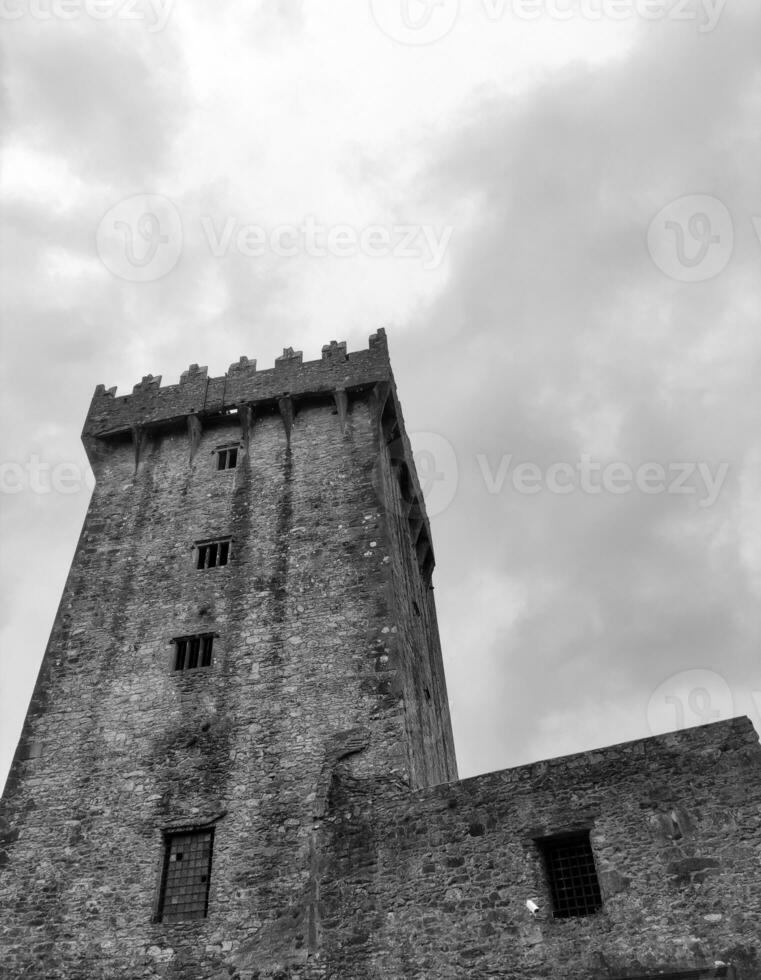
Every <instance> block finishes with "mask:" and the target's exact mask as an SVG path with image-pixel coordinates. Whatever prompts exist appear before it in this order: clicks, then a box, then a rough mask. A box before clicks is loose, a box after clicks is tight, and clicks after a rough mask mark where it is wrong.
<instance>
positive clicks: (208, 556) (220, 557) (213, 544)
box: [196, 538, 230, 568]
mask: <svg viewBox="0 0 761 980" xmlns="http://www.w3.org/2000/svg"><path fill="white" fill-rule="evenodd" d="M196 547H197V549H198V557H197V560H196V568H217V567H219V566H221V565H226V564H227V562H228V561H229V559H230V539H229V538H218V539H216V540H212V541H199V542H198V543H197V545H196Z"/></svg>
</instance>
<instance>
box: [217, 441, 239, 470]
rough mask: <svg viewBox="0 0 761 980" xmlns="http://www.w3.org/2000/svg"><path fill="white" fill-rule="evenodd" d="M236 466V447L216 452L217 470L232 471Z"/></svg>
mask: <svg viewBox="0 0 761 980" xmlns="http://www.w3.org/2000/svg"><path fill="white" fill-rule="evenodd" d="M237 465H238V447H237V446H228V447H227V448H226V449H218V450H217V469H218V470H234V469H235V467H236V466H237Z"/></svg>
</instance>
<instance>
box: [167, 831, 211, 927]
mask: <svg viewBox="0 0 761 980" xmlns="http://www.w3.org/2000/svg"><path fill="white" fill-rule="evenodd" d="M213 843H214V831H213V830H194V831H190V832H188V833H181V834H167V835H166V838H165V841H164V867H163V871H162V875H161V888H160V891H159V908H158V920H159V922H180V921H182V920H184V919H205V918H206V916H207V915H208V911H209V887H210V885H211V857H212V849H213Z"/></svg>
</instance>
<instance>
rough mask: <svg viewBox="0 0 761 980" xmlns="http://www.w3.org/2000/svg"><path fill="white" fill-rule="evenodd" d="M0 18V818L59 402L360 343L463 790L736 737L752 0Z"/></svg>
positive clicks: (757, 283)
mask: <svg viewBox="0 0 761 980" xmlns="http://www.w3.org/2000/svg"><path fill="white" fill-rule="evenodd" d="M0 8H2V9H0V19H2V20H4V21H5V23H4V24H3V25H2V32H3V35H4V38H5V42H6V50H5V86H4V92H3V104H2V113H3V119H2V123H3V132H4V133H5V146H4V153H3V161H2V184H3V201H4V216H3V222H2V247H3V268H2V302H3V307H2V313H3V345H2V353H3V358H2V371H3V377H2V397H3V400H4V406H3V419H4V424H3V426H2V456H1V457H0V463H1V465H2V470H1V471H0V475H1V481H2V493H0V503H1V504H2V520H3V563H2V587H3V596H4V603H3V608H2V619H1V622H0V626H1V629H2V634H1V636H0V781H2V778H3V777H4V774H5V770H6V768H7V766H8V764H9V762H10V758H11V756H12V754H13V751H14V749H15V744H16V741H17V738H18V733H19V731H20V727H21V723H22V720H23V715H24V712H25V710H26V706H27V703H28V699H29V696H30V694H31V690H32V686H33V683H34V679H35V676H36V673H37V670H38V667H39V663H40V659H41V656H42V653H43V650H44V647H45V643H46V641H47V636H48V633H49V630H50V627H51V624H52V620H53V617H54V615H55V610H56V606H57V603H58V599H59V597H60V593H61V590H62V588H63V585H64V581H65V577H66V574H67V571H68V567H69V563H70V561H71V558H72V555H73V551H74V548H75V544H76V540H77V536H78V533H79V529H80V526H81V522H82V520H83V517H84V513H85V510H86V506H87V500H88V496H89V489H88V479H87V476H86V460H85V456H84V453H83V451H82V449H81V446H80V442H79V433H80V431H81V427H82V423H83V420H84V417H85V414H86V411H87V407H88V404H89V400H90V397H91V395H92V391H93V389H94V387H95V385H96V384H98V383H105V384H106V385H107V386H112V385H118V386H119V394H126V393H129V392H130V391H131V389H132V385H133V384H134V383H135V382H137V381H139V380H140V378H141V377H142V376H143V375H145V374H148V373H153V374H162V375H163V378H164V383H167V384H169V383H175V382H176V381H177V380H178V378H179V375H180V372H181V371H183V370H184V369H185V368H187V366H188V364H189V363H191V362H198V363H200V364H206V365H208V366H209V372H210V374H212V375H220V374H223V373H224V372H225V371H226V370H227V368H228V366H229V365H230V363H231V362H233V361H237V360H238V358H239V357H240V355H242V354H245V355H248V356H249V357H256V358H257V359H258V363H259V366H260V367H270V366H271V365H272V363H273V361H274V358H275V357H276V356H277V355H278V354H279V353H281V351H282V348H283V347H285V346H291V345H292V346H293V347H295V348H297V349H301V350H303V351H304V357H305V359H313V358H317V357H319V356H320V348H321V346H322V344H324V343H327V342H328V341H330V340H331V339H337V340H346V341H348V344H349V349H350V350H357V349H361V348H364V347H366V346H367V338H368V335H369V334H370V333H371V332H372V331H374V330H375V329H377V328H378V327H379V326H385V327H386V328H387V330H388V336H389V345H390V349H391V356H392V364H393V367H394V370H395V374H396V379H397V384H398V388H399V394H400V398H401V401H402V405H403V407H404V411H405V417H406V421H407V427H408V430H409V431H410V434H411V437H412V440H413V445H414V446H415V447H416V449H417V451H418V463H419V468H420V469H421V475H422V478H423V483H424V485H426V486H427V487H428V488H429V495H428V505H429V510H430V513H431V517H432V528H433V535H434V546H435V550H436V555H437V569H436V572H435V577H434V582H435V587H436V600H437V606H438V612H439V623H440V629H441V635H442V644H443V649H444V658H445V664H446V671H447V680H448V685H449V694H450V699H451V705H452V716H453V722H454V728H455V738H456V744H457V750H458V758H459V764H460V772H461V775H463V776H465V775H472V774H474V773H477V772H482V771H487V770H492V769H499V768H504V767H507V766H513V765H518V764H521V763H524V762H529V761H532V760H536V759H539V758H545V757H549V756H554V755H560V754H565V753H568V752H573V751H579V750H583V749H588V748H592V747H596V746H601V745H605V744H609V743H612V742H616V741H623V740H625V739H630V738H637V737H641V736H646V735H649V734H651V733H654V732H659V731H665V730H668V729H673V728H676V727H681V726H683V725H690V724H698V723H702V722H704V721H710V720H714V719H716V718H726V717H729V716H731V715H733V714H748V715H750V717H751V718H752V719H753V721H754V723H755V724H756V726H757V728H761V635H760V634H761V629H760V625H761V619H760V616H759V610H760V609H761V383H760V382H759V379H760V378H761V315H760V313H761V303H760V302H759V301H760V299H761V135H760V134H761V46H760V45H759V39H761V6H760V5H759V3H758V0H726V3H725V4H724V3H722V2H721V0H688V2H687V3H686V4H685V3H684V2H682V0H679V2H678V3H677V2H675V0H674V2H672V0H504V2H499V0H461V2H460V3H459V4H457V3H456V2H455V0H438V2H437V3H428V2H426V3H424V2H422V0H385V2H381V0H377V2H371V0H330V2H327V0H325V2H323V3H319V2H318V0H312V2H308V3H307V2H303V0H280V2H275V0H270V2H269V3H266V4H265V3H263V2H252V0H246V2H238V0H227V2H226V3H225V4H224V5H221V4H220V5H211V4H209V3H204V2H202V0H175V2H174V4H171V2H169V0H167V2H159V0H153V2H149V0H2V3H0ZM76 474H79V475H78V476H77V475H76Z"/></svg>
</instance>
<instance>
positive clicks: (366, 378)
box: [82, 329, 392, 440]
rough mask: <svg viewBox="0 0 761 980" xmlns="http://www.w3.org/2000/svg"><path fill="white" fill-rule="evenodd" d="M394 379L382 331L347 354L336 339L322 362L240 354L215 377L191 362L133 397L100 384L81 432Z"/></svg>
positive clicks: (103, 435) (106, 431)
mask: <svg viewBox="0 0 761 980" xmlns="http://www.w3.org/2000/svg"><path fill="white" fill-rule="evenodd" d="M391 380H392V375H391V365H390V362H389V357H388V345H387V342H386V333H385V331H384V330H382V329H381V330H378V332H377V333H374V334H372V336H371V337H370V342H369V345H368V348H367V349H366V350H361V351H356V352H354V353H347V351H346V343H345V342H342V343H337V342H336V341H331V343H330V344H326V345H325V346H324V347H323V349H322V357H321V359H320V360H318V361H307V362H306V363H304V361H303V356H302V354H301V352H300V351H294V350H293V348H287V349H286V350H284V351H283V354H282V356H281V357H278V358H277V359H276V361H275V366H274V368H270V369H268V370H264V371H258V370H257V367H256V361H255V360H249V358H247V357H241V358H240V360H239V361H237V362H236V363H235V364H232V365H231V366H230V368H229V370H228V372H227V374H224V375H222V377H219V378H210V377H208V372H207V369H206V368H205V367H199V366H198V365H197V364H191V366H190V367H189V368H188V370H187V371H184V372H183V374H182V376H181V378H180V382H179V384H176V385H166V386H164V387H162V385H161V375H158V376H156V377H154V376H153V375H150V374H149V375H147V376H146V377H144V378H143V379H142V381H140V382H139V383H138V384H136V385H135V386H134V388H133V389H132V394H130V395H120V396H118V395H117V394H116V389H115V388H109V389H106V387H105V386H104V385H98V387H97V388H96V389H95V394H94V395H93V399H92V402H91V404H90V410H89V412H88V413H87V420H86V422H85V426H84V431H83V433H82V435H83V438H84V439H85V440H86V439H87V438H96V439H108V438H110V437H114V436H118V435H119V434H120V433H129V432H130V431H132V430H133V429H134V428H135V427H140V428H143V429H151V428H166V427H170V426H171V424H172V423H174V422H182V420H183V419H186V418H187V417H188V416H191V415H193V416H198V417H199V418H201V419H203V418H204V416H206V417H213V416H219V415H223V414H225V413H228V412H231V411H234V410H236V409H238V408H239V407H240V406H241V405H253V406H255V405H256V404H257V403H261V402H270V403H272V402H275V401H277V399H278V398H282V397H284V396H289V397H291V398H294V399H298V398H300V397H301V398H305V397H307V396H310V395H320V394H324V395H330V394H331V393H332V392H333V391H336V390H346V391H347V392H351V391H352V390H356V389H363V388H367V387H371V386H372V385H373V384H374V383H376V382H379V381H391Z"/></svg>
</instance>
